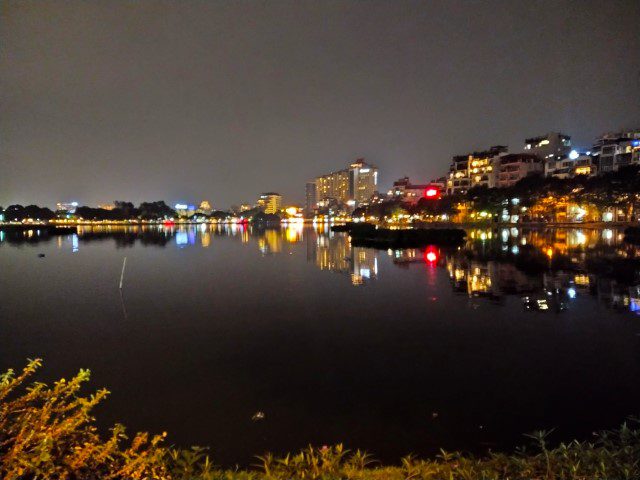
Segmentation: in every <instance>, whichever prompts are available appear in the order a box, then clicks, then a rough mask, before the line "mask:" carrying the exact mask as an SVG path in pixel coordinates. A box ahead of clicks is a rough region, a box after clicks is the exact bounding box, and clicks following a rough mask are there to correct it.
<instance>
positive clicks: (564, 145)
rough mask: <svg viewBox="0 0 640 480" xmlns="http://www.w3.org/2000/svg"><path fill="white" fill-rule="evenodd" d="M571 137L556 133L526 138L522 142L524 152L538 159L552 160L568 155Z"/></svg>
mask: <svg viewBox="0 0 640 480" xmlns="http://www.w3.org/2000/svg"><path fill="white" fill-rule="evenodd" d="M569 150H571V137H570V136H569V135H564V134H562V133H558V132H551V133H548V134H547V135H542V136H539V137H531V138H527V139H525V141H524V151H525V152H526V153H530V154H532V155H537V156H539V157H540V158H544V159H546V158H554V157H556V156H559V155H564V154H566V153H569Z"/></svg>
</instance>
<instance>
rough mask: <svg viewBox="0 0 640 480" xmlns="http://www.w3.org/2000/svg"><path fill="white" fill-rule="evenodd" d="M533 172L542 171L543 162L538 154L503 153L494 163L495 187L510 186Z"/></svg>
mask: <svg viewBox="0 0 640 480" xmlns="http://www.w3.org/2000/svg"><path fill="white" fill-rule="evenodd" d="M534 173H540V174H542V173H544V162H543V160H542V159H541V158H540V157H539V156H538V155H532V154H528V153H512V154H509V155H504V156H502V157H501V158H500V159H499V162H498V164H497V165H496V187H498V188H507V187H511V186H513V185H515V184H516V183H517V182H518V181H520V180H522V179H523V178H524V177H526V176H528V175H531V174H534Z"/></svg>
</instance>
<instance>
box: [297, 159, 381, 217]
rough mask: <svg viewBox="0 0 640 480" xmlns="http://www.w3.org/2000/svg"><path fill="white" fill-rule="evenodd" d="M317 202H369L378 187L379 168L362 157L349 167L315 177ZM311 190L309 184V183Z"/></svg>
mask: <svg viewBox="0 0 640 480" xmlns="http://www.w3.org/2000/svg"><path fill="white" fill-rule="evenodd" d="M314 183H315V192H316V196H315V203H316V204H317V205H322V204H324V203H330V202H338V203H341V204H346V205H351V206H354V205H359V204H363V203H367V202H368V201H369V199H370V198H371V196H372V195H373V194H374V193H375V192H376V190H377V187H378V169H377V168H376V167H375V166H373V165H370V164H368V163H366V162H365V161H364V159H362V158H360V159H358V160H357V161H355V162H354V163H352V164H351V165H349V167H348V168H345V169H343V170H338V171H337V172H332V173H329V174H327V175H322V176H320V177H317V178H316V179H315V182H314ZM307 192H309V184H307Z"/></svg>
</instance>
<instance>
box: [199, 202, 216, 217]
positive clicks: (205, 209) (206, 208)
mask: <svg viewBox="0 0 640 480" xmlns="http://www.w3.org/2000/svg"><path fill="white" fill-rule="evenodd" d="M211 212H213V208H212V207H211V204H210V203H209V202H208V201H207V200H203V201H202V202H200V206H199V207H198V210H197V213H202V214H204V215H211Z"/></svg>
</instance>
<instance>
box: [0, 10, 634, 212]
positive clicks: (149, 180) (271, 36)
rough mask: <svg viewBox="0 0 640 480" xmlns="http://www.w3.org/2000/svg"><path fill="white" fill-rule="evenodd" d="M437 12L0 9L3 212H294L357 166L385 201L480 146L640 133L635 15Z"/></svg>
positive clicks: (582, 142)
mask: <svg viewBox="0 0 640 480" xmlns="http://www.w3.org/2000/svg"><path fill="white" fill-rule="evenodd" d="M440 7H444V6H443V5H440V4H436V3H429V4H426V3H425V4H422V3H420V4H418V3H408V2H400V4H398V2H381V3H378V4H375V5H374V6H364V5H359V4H354V3H340V2H338V3H334V4H304V5H302V4H295V3H286V2H282V3H278V4H269V5H260V6H258V5H251V4H249V5H229V4H227V5H220V4H218V5H212V4H209V5H206V4H189V5H188V6H186V7H182V6H180V7H178V6H171V5H158V4H153V3H149V2H140V3H138V4H136V5H130V4H125V3H118V2H112V3H110V4H109V6H108V7H106V6H103V5H97V4H82V3H69V4H54V3H40V4H38V5H37V6H35V5H19V4H17V3H4V4H3V6H2V7H1V10H0V14H1V20H0V21H1V23H2V27H3V28H2V29H1V31H0V44H1V45H2V47H1V52H2V55H1V56H0V82H1V86H2V89H1V92H2V93H0V103H1V104H2V111H3V115H2V117H1V120H0V130H1V131H2V134H3V142H2V147H1V151H0V165H1V166H2V169H3V171H4V172H5V173H4V174H3V175H2V176H1V177H0V204H1V205H8V204H10V203H36V204H48V205H50V204H53V203H55V202H59V201H78V202H80V203H81V204H87V205H97V204H100V203H105V202H110V201H113V200H116V199H118V200H130V201H133V202H134V203H138V202H140V201H142V200H147V199H155V198H164V199H166V200H167V201H168V202H169V203H170V204H174V203H176V202H178V201H185V200H190V201H199V200H201V199H208V200H210V201H211V202H212V203H213V204H214V205H215V206H223V207H227V206H229V205H233V204H241V203H243V202H246V201H253V199H254V198H255V197H256V195H257V194H258V193H259V192H264V191H276V192H279V193H281V194H282V195H283V197H284V198H285V199H286V201H287V202H288V203H297V204H300V205H303V204H304V202H305V197H304V196H305V192H304V185H305V182H307V181H308V180H309V179H311V178H314V177H316V176H318V175H322V174H323V173H324V172H330V171H334V170H336V169H339V168H341V166H342V165H344V164H348V163H350V162H352V161H354V160H355V159H357V158H361V157H364V158H365V159H367V161H369V162H371V163H373V164H375V165H377V166H378V168H379V169H380V179H381V184H382V186H383V188H382V190H384V189H386V188H387V187H388V186H389V185H391V183H392V182H393V181H394V180H395V179H397V178H401V177H403V176H404V175H407V176H409V177H410V178H412V179H415V180H416V181H419V182H423V181H428V180H430V179H431V178H437V177H440V176H442V175H443V174H445V173H446V166H447V165H448V163H449V162H450V160H451V157H452V156H453V155H457V154H463V153H464V152H468V151H474V150H478V149H482V148H485V146H488V145H498V144H500V145H509V147H510V149H511V150H512V151H519V150H520V149H521V144H522V141H523V139H524V138H527V137H530V136H535V135H543V134H545V133H547V132H549V131H561V132H566V133H568V134H569V135H571V136H572V140H573V143H574V145H577V146H587V145H590V144H591V143H592V142H593V139H595V138H596V137H597V136H598V135H600V134H601V133H602V132H606V131H616V130H622V129H630V128H637V126H638V124H639V123H640V118H639V117H638V111H640V97H639V94H638V92H639V91H640V88H639V87H640V75H639V72H640V59H638V58H637V56H634V55H625V54H624V53H622V52H633V51H637V50H638V48H639V47H640V39H639V38H638V35H636V33H635V29H634V28H635V27H634V21H633V19H634V18H637V16H638V14H640V5H638V4H637V2H624V1H620V2H610V3H608V4H607V9H606V10H605V9H603V8H601V6H600V5H599V4H597V3H595V2H593V3H586V2H546V3H545V2H543V3H542V4H535V5H529V4H525V3H515V4H514V3H513V2H484V3H482V4H468V3H448V4H447V8H440ZM610 18H616V19H617V23H616V32H615V35H613V34H611V33H608V32H607V31H606V29H604V30H603V29H599V28H596V27H595V25H604V24H606V22H607V19H610ZM472 20H473V21H472ZM480 37H481V38H483V40H484V41H483V42H476V41H475V39H476V38H480ZM168 65H170V68H169V67H167V66H168Z"/></svg>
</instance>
